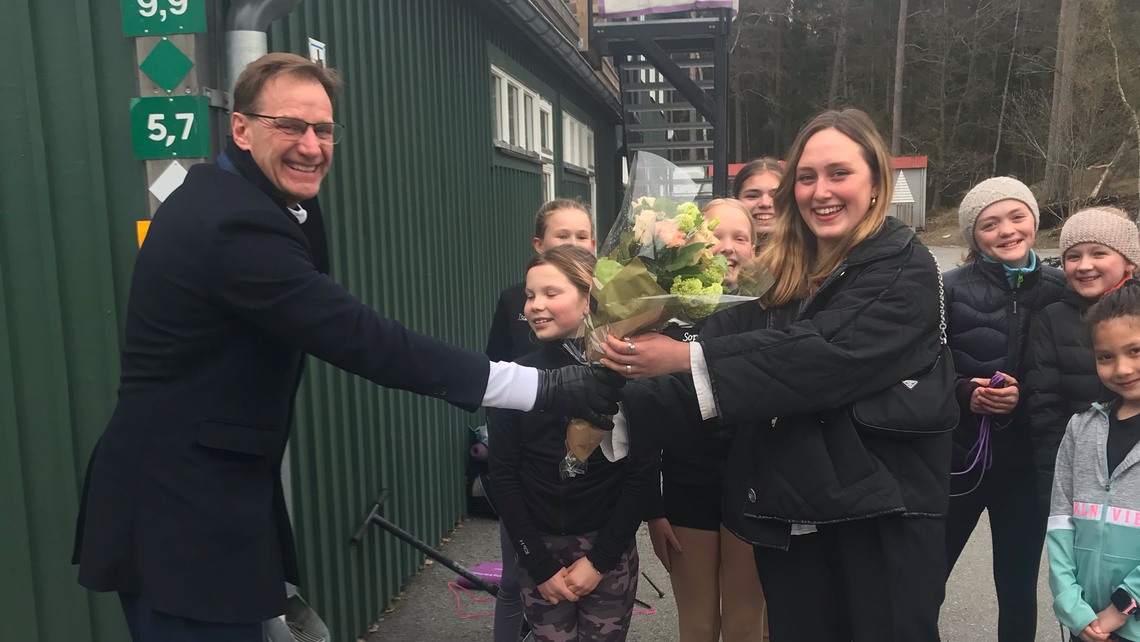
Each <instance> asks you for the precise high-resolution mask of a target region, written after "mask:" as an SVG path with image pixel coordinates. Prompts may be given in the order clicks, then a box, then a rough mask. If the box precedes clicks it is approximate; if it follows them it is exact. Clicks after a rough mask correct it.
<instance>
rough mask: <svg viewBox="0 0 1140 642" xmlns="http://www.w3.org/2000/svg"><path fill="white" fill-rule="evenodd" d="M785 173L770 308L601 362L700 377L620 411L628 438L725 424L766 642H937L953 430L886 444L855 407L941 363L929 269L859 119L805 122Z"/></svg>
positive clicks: (729, 509)
mask: <svg viewBox="0 0 1140 642" xmlns="http://www.w3.org/2000/svg"><path fill="white" fill-rule="evenodd" d="M787 168H788V173H787V174H786V175H785V177H784V179H783V180H782V181H781V183H780V186H779V188H778V189H777V190H776V219H777V220H776V229H775V231H774V232H773V234H772V236H770V237H769V239H768V241H767V243H766V245H765V246H764V249H763V250H762V252H761V254H760V257H759V259H758V260H759V261H760V262H761V263H762V265H763V266H764V267H766V268H768V269H769V270H771V272H772V273H773V275H774V276H775V278H776V284H775V286H774V287H773V289H772V290H771V291H769V292H768V294H766V295H765V296H764V297H763V299H762V303H763V305H764V309H761V307H759V306H756V305H751V304H743V305H739V306H736V307H734V308H730V309H729V310H727V311H725V312H722V313H719V314H715V315H713V316H712V317H710V318H709V320H708V322H707V323H706V325H705V328H704V330H703V331H702V333H701V336H700V338H699V339H698V340H697V341H696V342H694V343H691V344H683V343H679V342H674V341H672V340H670V339H668V338H665V337H663V336H661V335H643V336H637V337H633V338H631V339H628V340H625V341H623V340H620V339H618V338H616V337H609V338H607V343H606V347H605V352H606V358H605V359H604V361H603V362H604V363H606V365H608V366H610V367H611V368H613V369H615V370H616V371H618V372H621V373H625V374H627V375H628V376H634V377H641V376H651V377H652V376H655V375H659V374H663V373H667V372H685V373H689V372H691V373H692V374H691V376H689V375H677V376H674V377H657V378H654V379H649V380H647V381H646V382H645V383H644V384H641V385H638V386H626V391H628V392H634V390H631V388H647V389H649V390H650V391H653V392H655V394H656V397H657V399H658V401H659V403H658V408H659V409H658V410H657V412H656V414H654V413H653V412H651V411H650V409H645V408H638V407H631V406H630V405H629V404H627V405H626V412H627V414H628V416H629V418H630V422H631V424H632V425H634V426H637V425H639V424H641V423H645V424H646V425H659V424H666V425H668V423H669V422H670V421H672V422H674V423H675V422H677V421H678V419H677V417H678V416H679V415H682V413H683V412H685V413H688V417H689V418H688V421H690V422H693V423H696V422H697V421H699V420H700V418H706V419H711V418H713V417H716V418H719V421H720V422H722V423H725V424H730V425H734V426H735V430H736V432H735V437H734V442H733V445H732V448H731V451H730V453H729V460H728V464H727V468H726V471H725V489H724V494H723V507H724V511H725V512H724V517H725V519H726V521H727V522H728V526H729V528H730V529H731V530H732V531H733V533H735V534H736V535H737V536H738V537H741V538H742V539H745V540H746V541H748V542H750V543H752V544H754V545H755V548H754V552H755V556H756V566H757V570H758V571H759V574H760V581H761V582H762V583H763V585H764V593H765V597H766V598H767V601H768V610H769V616H768V617H769V627H770V630H771V636H772V640H773V641H774V642H790V641H792V640H796V641H799V640H811V641H812V642H852V641H854V642H865V641H866V642H869V641H872V640H873V641H875V642H881V641H884V640H898V641H902V640H936V639H938V626H937V621H938V610H939V607H940V605H941V603H942V595H943V587H942V584H941V582H937V581H935V582H931V581H930V578H931V577H932V576H933V577H940V576H941V574H942V573H943V572H944V568H945V546H944V537H945V525H944V522H943V519H942V516H943V515H944V514H945V511H946V506H947V493H948V486H949V447H950V439H949V438H950V435H949V434H948V433H941V434H939V433H937V432H935V431H933V430H932V428H933V425H925V424H924V425H916V426H914V433H912V434H911V435H909V436H908V437H906V438H900V437H898V436H888V435H885V434H881V433H879V432H876V431H873V430H871V429H868V428H866V427H856V425H855V423H854V421H853V420H852V419H851V415H850V414H849V412H848V408H849V405H850V404H851V403H853V402H855V401H858V400H865V399H869V398H873V397H875V396H876V394H877V393H879V392H880V391H882V390H884V389H886V388H887V387H889V386H891V385H892V384H896V383H898V382H899V381H901V380H903V379H907V378H909V377H910V376H912V375H914V374H915V373H918V372H922V371H924V370H925V369H928V368H929V367H930V366H931V364H932V363H933V362H934V361H935V359H936V357H937V355H938V352H939V345H940V339H939V329H938V326H939V318H940V317H939V299H938V272H937V268H936V265H935V262H934V259H933V257H932V256H931V254H930V252H929V251H928V250H927V249H926V248H925V247H923V246H922V244H921V243H920V242H919V241H918V240H917V239H916V238H915V236H914V233H913V232H912V231H911V230H910V229H909V228H908V227H907V226H906V225H904V224H902V223H901V222H899V221H898V220H897V219H893V218H888V217H887V216H886V212H887V209H888V207H889V205H890V202H891V192H892V186H893V181H892V176H891V157H890V154H889V152H888V151H887V149H886V146H885V145H884V143H883V140H882V137H881V136H880V135H879V133H878V132H877V131H876V130H875V127H874V124H872V122H871V120H870V119H869V118H868V117H867V115H866V114H864V113H863V112H860V111H858V110H854V109H847V110H843V111H829V112H824V113H822V114H820V115H819V116H817V117H815V118H814V119H813V120H812V121H811V122H809V123H808V124H807V125H806V126H805V127H804V128H803V129H802V130H801V131H800V133H799V135H798V136H797V138H796V140H795V143H794V144H793V146H792V148H791V151H790V153H789V154H788V160H787ZM630 344H632V345H630ZM946 392H947V393H948V392H949V391H946ZM640 396H641V395H636V394H635V395H632V396H631V395H629V394H623V398H624V399H626V400H629V399H631V398H638V397H640ZM680 405H683V408H680V407H678V406H680Z"/></svg>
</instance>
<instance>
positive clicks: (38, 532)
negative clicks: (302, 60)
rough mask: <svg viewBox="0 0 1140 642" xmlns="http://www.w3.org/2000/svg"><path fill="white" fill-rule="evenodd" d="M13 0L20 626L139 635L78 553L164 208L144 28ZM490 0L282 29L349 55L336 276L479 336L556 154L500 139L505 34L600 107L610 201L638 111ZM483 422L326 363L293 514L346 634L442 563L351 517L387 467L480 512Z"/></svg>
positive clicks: (0, 307)
mask: <svg viewBox="0 0 1140 642" xmlns="http://www.w3.org/2000/svg"><path fill="white" fill-rule="evenodd" d="M0 3H2V6H0V12H2V15H4V16H5V18H6V21H5V25H6V26H7V27H8V29H9V32H8V33H9V42H10V44H11V45H12V46H11V47H10V51H9V53H10V54H11V55H9V56H5V57H0V91H3V95H4V96H5V100H4V101H3V102H0V125H2V126H3V131H4V132H5V134H6V135H5V138H4V140H5V142H4V153H3V154H0V488H2V490H0V515H3V516H4V518H3V519H2V520H0V541H2V542H3V544H4V545H3V546H2V547H0V576H2V577H4V580H5V581H4V582H3V583H2V584H0V587H2V588H0V621H3V622H5V625H6V629H5V630H6V631H7V632H8V633H9V634H11V635H10V637H14V638H18V639H26V640H39V641H44V642H57V641H58V642H63V641H64V640H67V641H69V642H71V641H81V642H85V641H88V640H90V641H98V642H104V641H112V640H114V641H118V640H123V639H126V632H125V631H124V627H123V622H122V617H121V614H120V612H119V608H118V605H117V604H116V602H115V599H114V597H113V596H106V595H97V594H91V593H88V592H87V591H84V590H82V589H81V588H80V587H79V586H78V585H77V584H76V583H75V571H74V569H73V568H72V567H71V565H70V563H69V557H70V550H71V545H72V535H73V530H74V519H75V514H76V510H77V505H78V494H79V490H80V488H81V485H82V474H83V471H84V470H85V468H86V464H87V458H88V456H89V454H90V452H91V450H92V448H93V446H94V442H95V440H96V439H97V438H98V435H99V434H100V433H101V431H102V429H103V426H104V423H105V422H106V419H107V417H108V415H109V414H110V411H111V408H112V405H113V403H114V399H115V390H116V387H117V381H118V352H119V347H120V345H119V342H120V339H119V338H120V336H121V328H122V311H123V310H124V309H125V303H126V293H127V288H128V285H129V279H130V271H131V268H132V266H133V262H134V257H135V255H136V245H135V233H134V222H135V220H136V219H138V218H143V217H144V216H145V213H146V208H147V203H146V197H145V187H146V180H145V175H144V164H143V163H142V162H140V161H137V160H134V159H133V158H132V156H131V142H130V128H129V118H128V107H129V101H130V99H131V98H132V97H135V96H137V95H138V90H137V87H136V84H135V83H136V69H135V67H136V62H135V60H134V46H133V42H132V40H131V39H130V38H126V37H123V36H122V34H121V28H122V24H121V16H120V12H119V5H118V3H111V2H95V1H94V0H72V1H71V2H68V3H63V4H60V3H38V2H37V3H27V2H17V1H14V0H0ZM208 9H209V10H210V12H211V15H214V14H216V13H217V12H218V11H220V10H221V9H222V7H221V4H220V3H217V2H211V3H209V7H208ZM483 10H486V6H485V5H482V4H479V3H472V2H467V1H463V0H385V1H384V2H355V1H352V0H326V1H322V2H315V1H312V0H310V1H308V2H304V3H302V4H301V6H300V7H299V8H298V9H297V10H296V11H295V12H294V15H292V16H290V17H289V18H288V19H286V20H283V21H280V22H279V23H278V24H276V25H274V27H273V29H272V33H271V46H270V48H271V50H275V51H295V52H299V53H304V52H306V51H307V41H306V38H307V37H308V36H312V37H314V38H317V39H319V40H322V41H324V42H326V43H328V45H329V60H330V63H331V64H332V65H333V66H335V67H337V68H338V69H340V70H341V71H342V72H343V73H344V75H345V79H346V91H345V94H344V97H343V100H342V102H341V104H340V106H339V108H338V112H337V115H338V118H339V119H340V120H341V121H343V122H345V123H346V124H347V125H348V126H349V131H348V134H347V135H346V137H345V138H346V140H345V142H344V143H342V144H341V145H339V146H338V147H337V151H336V153H337V159H336V162H335V163H334V165H333V171H332V173H331V175H330V177H329V180H328V183H327V185H326V189H325V190H324V203H325V208H326V210H327V212H328V227H329V235H330V244H331V246H332V259H333V260H332V263H333V275H334V277H335V278H337V279H338V280H339V281H340V282H342V283H344V284H345V285H346V286H347V287H348V288H350V289H351V290H352V291H353V292H355V293H357V294H358V295H359V296H360V297H361V298H362V299H363V300H364V301H366V302H367V303H369V304H370V305H373V306H375V307H377V308H378V309H380V310H382V311H384V312H385V313H386V314H389V315H390V316H392V317H394V318H396V319H399V320H401V321H403V322H405V323H406V324H407V325H409V326H410V327H412V328H414V329H418V330H422V331H424V332H426V333H428V334H432V335H434V336H438V337H441V338H444V339H446V340H449V341H452V342H454V343H457V344H460V345H464V346H468V347H471V348H475V349H480V348H482V346H483V344H484V342H485V339H486V332H487V328H488V326H489V321H490V315H491V311H492V307H493V305H494V303H495V300H496V297H497V295H498V293H499V291H500V289H501V288H503V287H504V286H506V285H508V284H510V283H514V282H517V281H519V280H521V279H522V277H523V274H522V269H523V266H524V265H525V262H526V260H527V258H528V257H529V256H530V254H531V249H530V244H529V240H530V237H531V236H532V233H533V232H532V223H533V215H534V211H535V210H536V209H537V207H538V206H539V205H540V199H541V180H540V175H539V173H538V171H539V170H538V166H537V165H535V166H533V167H531V166H530V165H528V164H526V163H513V162H511V161H510V159H507V158H505V157H503V156H502V155H501V154H500V153H499V152H496V151H494V148H493V147H492V145H491V132H490V104H489V101H488V100H487V99H486V97H487V96H488V95H489V74H488V73H487V70H488V67H489V64H490V63H489V59H488V54H487V51H488V46H487V45H488V43H494V44H495V46H499V47H502V48H503V49H504V51H506V52H507V55H508V56H509V57H510V58H511V59H513V60H515V61H516V62H518V63H519V64H522V65H524V66H525V67H526V68H527V69H529V70H530V71H531V73H533V74H534V75H535V76H537V77H540V78H543V79H544V80H545V81H547V82H548V83H550V86H551V89H552V91H554V92H557V93H558V94H559V96H560V97H561V96H566V97H567V99H568V100H572V101H573V102H574V104H575V105H578V106H579V107H580V109H581V110H582V111H583V112H584V117H586V118H587V120H586V121H585V122H591V123H594V124H595V140H596V143H597V146H598V161H597V163H598V173H599V177H602V176H606V177H615V178H614V179H612V180H611V179H608V178H607V179H603V178H599V182H598V186H597V191H598V202H599V205H601V204H602V203H603V202H607V200H608V201H612V200H613V195H614V194H616V192H617V187H616V173H613V172H611V169H610V168H609V167H608V166H607V165H606V163H611V164H612V158H613V156H614V153H613V150H614V149H615V148H616V142H615V141H614V138H613V132H614V124H615V121H613V120H610V121H609V122H608V124H607V123H606V122H605V119H606V118H616V115H610V116H606V115H605V114H603V113H594V111H593V110H600V109H601V107H600V105H596V104H595V103H593V102H592V101H591V99H590V97H589V96H588V95H587V94H586V93H585V92H584V91H583V90H582V89H581V88H580V87H578V86H577V85H576V84H575V82H574V81H572V80H570V78H569V77H568V76H567V73H566V72H565V70H563V69H561V68H560V67H557V66H555V65H554V63H553V62H552V61H549V60H546V59H545V58H544V57H543V56H540V55H536V52H535V46H534V45H533V44H530V43H529V41H527V40H525V39H523V38H521V37H519V36H518V35H517V34H514V35H512V33H510V29H508V28H506V27H504V26H503V25H504V24H507V23H505V22H504V21H503V20H501V19H499V18H496V17H492V16H488V15H484V14H483V13H481V11H483ZM216 22H217V20H216V19H215V20H213V22H212V23H216ZM503 30H506V31H505V32H504V31H503ZM212 38H213V40H212V41H211V42H210V43H209V45H210V49H211V50H212V51H215V52H217V51H219V50H220V49H219V47H218V42H220V40H221V34H220V33H218V32H216V31H215V32H214V33H212ZM213 66H214V67H218V66H219V64H218V61H216V60H215V61H214V64H213ZM559 131H560V127H557V126H556V127H555V133H556V135H557V134H558V132H559ZM607 131H608V133H606V132H607ZM607 195H608V196H607ZM599 209H600V210H601V209H602V208H601V207H599ZM599 214H600V216H599V218H600V219H602V218H603V217H604V216H605V214H604V212H600V213H599ZM393 367H399V364H393ZM478 421H479V418H478V417H476V416H469V415H466V414H464V413H462V412H460V411H458V410H455V409H452V408H450V407H449V406H446V405H444V404H442V403H440V402H438V401H432V400H426V399H420V398H416V397H413V396H411V395H408V394H405V393H398V392H389V391H384V390H381V389H379V388H377V387H376V386H374V385H372V384H370V383H367V382H365V381H362V380H360V379H357V378H354V377H351V376H348V375H345V374H343V373H340V372H337V371H335V370H334V369H332V368H329V367H327V366H325V365H323V364H319V363H312V364H311V367H310V368H309V371H308V373H307V375H306V380H305V385H304V387H303V389H302V392H301V394H300V395H299V398H298V404H297V429H296V432H295V436H294V439H293V442H292V451H291V452H292V465H293V471H294V500H295V501H294V506H295V515H294V521H295V524H296V530H297V538H298V545H299V549H300V553H301V558H302V563H303V566H304V569H303V572H304V576H305V581H306V583H305V585H304V587H303V591H304V594H305V596H306V598H308V599H309V600H310V601H311V602H313V603H314V604H315V605H316V607H317V608H318V610H319V611H320V612H321V613H322V615H324V617H325V618H326V620H327V621H328V622H329V623H330V625H331V626H332V627H333V629H334V631H336V638H337V639H351V636H352V635H354V634H357V633H360V632H362V631H363V630H364V629H365V628H366V627H367V625H368V624H369V622H370V621H371V620H372V619H373V618H375V617H376V616H377V615H378V614H379V613H380V612H381V610H382V608H383V606H384V605H385V604H387V603H388V601H389V600H390V599H391V597H392V596H393V595H394V594H395V593H396V592H397V591H399V589H400V587H401V585H402V584H403V582H404V581H406V579H407V578H408V577H409V576H410V575H411V574H413V573H414V572H415V571H416V569H417V567H418V565H419V563H420V557H419V556H418V555H417V554H416V553H415V552H414V551H413V550H412V549H410V548H409V547H407V546H405V545H403V544H400V543H398V542H396V541H394V540H393V539H392V538H391V537H390V536H386V535H384V534H383V533H381V532H380V531H378V530H376V531H373V532H371V533H370V534H369V537H368V539H367V540H366V542H365V543H364V545H363V546H361V547H360V548H359V549H357V548H351V547H349V546H348V545H347V538H348V535H349V534H351V532H352V530H353V528H354V527H355V525H356V524H357V522H358V521H359V519H360V518H361V517H362V516H363V515H364V513H365V511H366V509H367V508H368V505H369V503H370V502H371V500H372V498H373V497H374V496H375V494H376V493H377V492H378V491H379V490H380V489H381V488H389V489H390V490H391V491H392V493H393V494H392V499H391V500H390V502H389V504H388V506H387V507H386V510H385V514H386V515H387V516H389V517H390V518H392V519H393V520H395V521H396V522H397V523H399V524H401V525H402V526H404V527H405V528H407V529H408V530H410V531H412V532H414V533H417V534H419V535H420V536H422V537H424V538H425V539H427V540H428V541H438V539H439V538H440V536H442V535H443V534H444V533H446V532H447V531H448V530H449V529H450V528H451V527H452V526H453V525H454V523H455V522H456V521H457V519H458V518H459V517H460V516H461V515H462V512H463V510H464V488H463V485H464V478H463V474H464V466H463V464H464V460H465V456H466V455H465V453H466V444H467V439H468V437H467V434H466V432H465V429H464V426H465V425H467V424H468V423H477V422H478Z"/></svg>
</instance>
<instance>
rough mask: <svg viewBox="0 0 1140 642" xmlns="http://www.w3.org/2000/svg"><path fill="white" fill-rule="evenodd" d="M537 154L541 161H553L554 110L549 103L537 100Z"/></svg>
mask: <svg viewBox="0 0 1140 642" xmlns="http://www.w3.org/2000/svg"><path fill="white" fill-rule="evenodd" d="M538 122H539V128H538V153H539V155H540V156H542V158H543V160H554V108H553V107H552V106H551V104H550V101H548V100H545V99H543V98H539V99H538Z"/></svg>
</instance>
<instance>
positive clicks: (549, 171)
mask: <svg viewBox="0 0 1140 642" xmlns="http://www.w3.org/2000/svg"><path fill="white" fill-rule="evenodd" d="M554 198H555V196H554V165H551V164H550V163H543V164H542V202H543V203H545V202H547V201H552V200H554Z"/></svg>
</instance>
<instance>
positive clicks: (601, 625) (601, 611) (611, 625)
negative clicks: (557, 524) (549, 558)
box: [519, 533, 639, 642]
mask: <svg viewBox="0 0 1140 642" xmlns="http://www.w3.org/2000/svg"><path fill="white" fill-rule="evenodd" d="M594 538H595V534H594V533H589V534H587V535H543V536H542V540H543V541H544V542H545V543H546V548H547V550H549V551H550V554H551V555H553V556H554V558H555V559H557V560H558V561H559V562H560V563H561V564H562V565H563V566H570V565H571V564H572V563H574V560H576V559H578V558H579V557H582V556H583V555H585V554H586V552H587V551H589V550H590V549H591V548H593V547H594V545H593V540H594ZM638 570H639V565H638V559H637V545H636V540H634V541H631V542H630V543H629V548H628V549H627V550H626V552H625V554H623V555H622V556H621V560H620V561H619V562H618V565H617V567H616V568H614V569H613V570H612V571H610V572H609V573H606V574H605V576H604V577H602V580H601V581H600V582H598V586H597V588H595V589H594V590H593V592H591V593H590V594H589V595H585V596H582V597H581V598H579V600H578V601H577V602H567V601H561V602H559V603H558V604H550V603H549V602H547V601H546V600H545V599H543V597H542V594H541V593H539V592H538V586H537V585H536V584H535V583H534V580H532V579H531V578H530V575H529V574H528V573H527V572H526V569H524V568H523V567H522V566H519V585H520V588H521V593H522V599H523V610H524V611H526V619H527V622H529V623H530V629H531V631H532V632H533V633H534V639H535V640H536V641H537V642H579V640H583V641H584V640H589V641H590V642H623V641H624V640H625V636H626V634H627V633H628V632H629V620H630V616H631V615H632V614H633V599H634V597H636V596H637V577H638Z"/></svg>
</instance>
